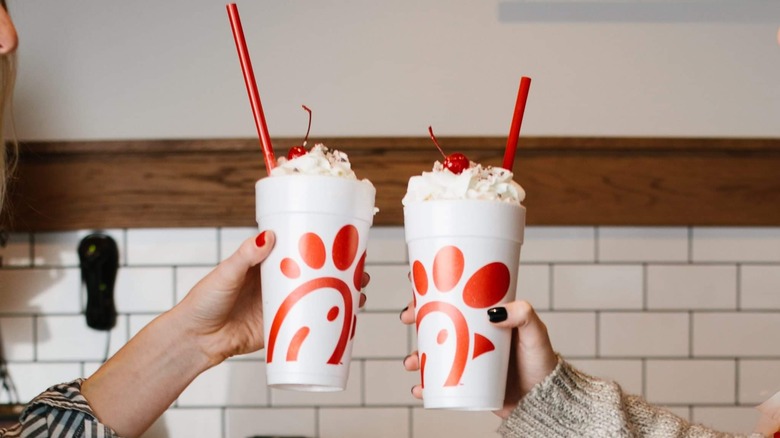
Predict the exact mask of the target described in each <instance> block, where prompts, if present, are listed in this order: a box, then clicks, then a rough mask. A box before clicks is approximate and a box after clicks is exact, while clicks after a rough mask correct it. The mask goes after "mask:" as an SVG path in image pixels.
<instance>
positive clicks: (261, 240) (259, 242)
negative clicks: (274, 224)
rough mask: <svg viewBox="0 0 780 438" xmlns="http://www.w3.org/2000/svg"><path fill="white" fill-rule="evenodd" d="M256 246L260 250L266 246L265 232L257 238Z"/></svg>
mask: <svg viewBox="0 0 780 438" xmlns="http://www.w3.org/2000/svg"><path fill="white" fill-rule="evenodd" d="M255 245H257V246H258V248H259V247H261V246H263V245H265V231H263V232H262V233H260V234H258V235H257V237H255Z"/></svg>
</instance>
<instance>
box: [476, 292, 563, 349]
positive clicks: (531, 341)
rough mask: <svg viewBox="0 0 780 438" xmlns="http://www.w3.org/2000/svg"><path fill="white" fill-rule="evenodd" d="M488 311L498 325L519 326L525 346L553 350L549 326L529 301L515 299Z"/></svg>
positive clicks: (521, 339) (491, 318)
mask: <svg viewBox="0 0 780 438" xmlns="http://www.w3.org/2000/svg"><path fill="white" fill-rule="evenodd" d="M487 312H488V317H489V318H490V322H492V323H493V324H494V325H496V326H497V327H504V328H517V330H518V333H519V335H520V337H519V343H520V345H521V346H522V347H523V348H529V349H536V348H539V349H542V350H549V352H550V353H552V352H553V349H552V344H551V343H550V336H549V334H548V333H547V326H545V325H544V322H542V320H541V319H540V318H539V315H537V314H536V311H534V308H533V306H531V304H530V303H529V302H528V301H513V302H511V303H507V304H505V305H504V306H503V307H493V308H491V309H488V311H487ZM552 354H554V353H552Z"/></svg>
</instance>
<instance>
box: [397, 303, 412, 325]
mask: <svg viewBox="0 0 780 438" xmlns="http://www.w3.org/2000/svg"><path fill="white" fill-rule="evenodd" d="M400 318H401V322H403V323H404V324H414V303H413V302H410V303H409V305H408V306H406V307H404V310H402V311H401V315H400Z"/></svg>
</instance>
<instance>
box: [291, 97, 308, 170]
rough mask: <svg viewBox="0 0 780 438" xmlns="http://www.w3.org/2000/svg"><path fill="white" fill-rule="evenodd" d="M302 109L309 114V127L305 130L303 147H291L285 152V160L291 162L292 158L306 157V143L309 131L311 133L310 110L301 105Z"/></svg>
mask: <svg viewBox="0 0 780 438" xmlns="http://www.w3.org/2000/svg"><path fill="white" fill-rule="evenodd" d="M301 106H302V107H303V109H305V110H306V112H308V113H309V127H308V128H306V137H304V139H303V145H298V146H293V147H291V148H290V151H289V152H287V159H288V160H292V159H293V158H298V157H300V156H301V155H306V154H307V153H308V152H307V151H306V141H307V140H308V139H309V131H311V110H310V109H309V108H308V107H307V106H306V105H301Z"/></svg>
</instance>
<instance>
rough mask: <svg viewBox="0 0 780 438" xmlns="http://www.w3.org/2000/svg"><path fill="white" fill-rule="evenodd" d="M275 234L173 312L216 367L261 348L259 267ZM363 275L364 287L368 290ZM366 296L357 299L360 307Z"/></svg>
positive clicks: (251, 245)
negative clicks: (229, 358) (197, 340)
mask: <svg viewBox="0 0 780 438" xmlns="http://www.w3.org/2000/svg"><path fill="white" fill-rule="evenodd" d="M274 238H275V237H274V234H273V232H271V231H264V232H262V233H260V234H258V235H257V237H255V238H251V239H247V240H246V241H244V242H243V243H242V244H241V246H240V247H239V248H238V250H237V251H236V252H235V253H234V254H233V255H231V256H230V257H228V258H227V259H225V260H224V261H223V262H222V263H220V264H219V265H218V266H217V267H216V268H215V269H214V270H213V271H211V272H210V273H209V274H208V275H206V277H204V278H203V279H202V280H200V281H199V282H198V284H196V285H195V287H193V288H192V290H190V292H189V293H188V294H187V296H186V297H185V298H184V300H182V302H181V303H180V304H179V305H178V306H176V308H175V309H174V310H173V311H175V312H177V313H179V317H180V319H181V320H182V321H186V324H187V326H188V329H189V331H190V332H191V333H194V334H195V336H196V337H197V338H198V339H200V340H201V345H202V347H203V349H204V351H205V352H206V354H207V355H208V357H209V358H210V360H211V361H212V362H213V363H214V364H216V363H220V362H222V361H223V360H225V359H226V358H228V357H231V356H234V355H237V354H246V353H251V352H253V351H257V350H259V349H261V348H263V300H262V294H261V292H260V269H259V267H258V265H259V264H260V263H261V262H262V261H263V260H265V259H266V257H268V254H270V252H271V249H272V248H273V246H274ZM368 280H369V277H368V274H365V273H364V274H363V284H362V286H363V287H365V286H366V285H367V284H368ZM364 302H365V295H363V294H362V293H361V294H360V306H361V307H362V306H363V304H364Z"/></svg>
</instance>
